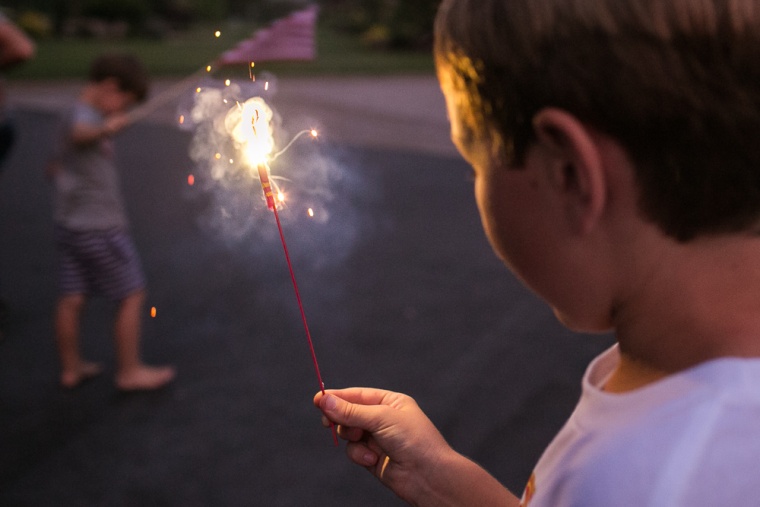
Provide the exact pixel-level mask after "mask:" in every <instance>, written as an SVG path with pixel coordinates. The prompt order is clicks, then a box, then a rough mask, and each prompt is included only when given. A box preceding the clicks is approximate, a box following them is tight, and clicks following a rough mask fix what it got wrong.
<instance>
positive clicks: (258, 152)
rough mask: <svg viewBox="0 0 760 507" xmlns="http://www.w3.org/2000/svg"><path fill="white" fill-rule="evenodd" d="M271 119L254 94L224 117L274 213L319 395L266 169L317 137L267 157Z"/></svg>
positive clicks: (322, 385) (314, 357) (308, 335)
mask: <svg viewBox="0 0 760 507" xmlns="http://www.w3.org/2000/svg"><path fill="white" fill-rule="evenodd" d="M271 120H272V110H271V109H270V108H269V106H267V104H266V102H264V99H262V98H261V97H254V98H252V99H249V100H248V101H246V102H245V103H244V104H242V105H241V104H238V107H236V108H233V109H232V110H231V111H230V112H229V113H228V115H227V118H225V124H226V126H227V128H228V130H229V131H230V134H231V135H232V137H233V139H235V140H236V141H237V142H238V143H239V144H240V145H241V148H242V152H243V154H244V156H245V158H246V159H247V162H248V163H249V164H250V166H251V167H256V171H257V173H258V176H259V181H260V182H261V189H262V191H263V193H264V199H265V201H266V204H267V208H269V209H270V210H271V211H272V213H273V214H274V218H275V223H276V224H277V231H278V233H279V235H280V242H281V243H282V250H283V252H284V254H285V261H286V263H287V265H288V271H289V273H290V280H291V282H292V283H293V290H294V292H295V296H296V301H297V303H298V310H299V312H300V314H301V321H302V323H303V327H304V331H305V332H306V339H307V341H308V343H309V351H310V352H311V360H312V363H313V364H314V371H315V372H316V375H317V381H318V382H319V389H320V390H321V391H322V394H324V393H325V383H324V381H323V380H322V374H321V373H320V370H319V363H318V361H317V354H316V352H315V350H314V342H313V341H312V339H311V332H310V331H309V324H308V321H307V319H306V312H305V311H304V306H303V301H302V299H301V293H300V291H299V290H298V282H297V281H296V276H295V272H294V271H293V263H292V262H291V260H290V253H289V252H288V245H287V242H286V241H285V234H284V232H283V229H282V224H281V222H280V214H279V212H278V209H277V204H278V202H277V200H279V201H280V203H282V201H283V198H282V197H279V198H278V199H275V193H277V194H281V193H280V192H279V190H278V189H277V188H276V185H274V184H273V181H272V179H271V177H270V169H269V162H270V161H273V160H274V159H276V158H277V157H278V156H280V155H281V154H282V153H284V152H285V151H286V150H287V149H288V148H289V147H290V146H291V145H292V144H293V143H294V142H295V140H296V139H298V138H299V137H301V136H302V135H304V134H310V135H311V136H312V137H315V138H316V137H317V132H316V130H313V129H312V130H304V131H301V132H299V133H298V134H296V136H295V137H294V138H293V139H292V140H291V141H290V143H288V144H287V145H286V146H285V148H283V149H282V150H280V151H278V152H277V153H275V154H274V155H272V156H270V153H271V152H272V151H273V150H274V139H273V135H272V127H271ZM330 426H331V429H332V434H333V441H334V443H335V445H336V446H337V445H338V435H337V431H336V428H335V425H334V424H333V423H331V425H330Z"/></svg>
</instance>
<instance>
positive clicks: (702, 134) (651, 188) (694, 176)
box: [435, 0, 760, 241]
mask: <svg viewBox="0 0 760 507" xmlns="http://www.w3.org/2000/svg"><path fill="white" fill-rule="evenodd" d="M435 54H436V63H437V65H438V68H439V74H440V76H441V78H442V79H443V81H444V86H451V87H453V88H452V89H454V90H457V91H458V98H459V104H460V109H461V111H460V115H461V117H462V118H463V120H464V122H465V124H466V125H467V126H468V127H469V130H470V135H473V136H485V137H483V139H486V140H488V141H489V142H491V143H492V145H493V146H494V149H496V150H498V153H499V154H500V155H502V156H504V157H506V160H507V161H508V162H509V163H510V165H519V164H520V163H521V162H522V159H523V157H524V155H525V151H526V149H527V147H528V146H529V145H530V143H531V141H532V140H533V131H532V126H531V120H532V118H533V116H534V115H535V113H536V112H538V111H539V110H540V109H541V108H543V107H547V106H554V107H559V108H562V109H565V110H567V111H568V112H570V113H571V114H573V115H575V116H576V117H577V118H578V119H580V120H581V121H583V122H585V123H586V124H588V125H590V126H593V127H594V128H596V129H598V130H600V131H602V132H605V133H607V134H609V135H611V136H613V137H615V138H616V139H617V140H618V141H619V142H620V143H621V144H622V145H623V146H624V147H625V148H626V150H627V151H628V153H629V155H630V157H631V158H632V160H633V162H634V164H635V165H636V171H637V182H638V184H639V187H640V190H641V199H640V209H641V211H642V212H643V213H644V215H645V216H646V217H647V218H648V219H650V220H652V221H654V222H655V223H657V224H658V225H659V226H660V227H661V229H662V230H663V231H665V232H666V233H667V234H669V235H671V236H673V237H675V238H676V239H678V240H680V241H687V240H690V239H692V238H694V237H696V236H698V235H701V234H714V233H723V232H739V231H749V230H753V229H754V230H753V232H755V233H757V232H758V227H760V3H758V1H757V0H699V1H695V0H627V1H620V0H444V2H443V6H442V7H441V9H440V11H439V15H438V19H437V21H436V46H435Z"/></svg>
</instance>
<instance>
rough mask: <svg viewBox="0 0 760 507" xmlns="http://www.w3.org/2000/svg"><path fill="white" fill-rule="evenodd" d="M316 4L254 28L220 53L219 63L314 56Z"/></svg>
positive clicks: (315, 54) (304, 59) (308, 58)
mask: <svg viewBox="0 0 760 507" xmlns="http://www.w3.org/2000/svg"><path fill="white" fill-rule="evenodd" d="M318 12H319V7H318V6H317V5H310V6H308V7H306V8H305V9H302V10H299V11H295V12H292V13H291V14H289V15H288V16H286V17H284V18H280V19H278V20H276V21H275V22H273V23H272V24H271V25H269V26H268V27H266V28H262V29H261V30H258V31H256V32H254V34H253V36H251V37H250V38H248V39H245V40H243V41H241V42H240V43H239V44H237V45H236V46H235V47H233V48H232V49H229V50H227V51H225V52H224V53H222V54H221V56H220V57H219V59H218V60H217V63H218V64H222V65H233V64H243V63H250V62H262V61H279V60H303V61H308V60H314V58H316V56H317V48H316V25H317V14H318Z"/></svg>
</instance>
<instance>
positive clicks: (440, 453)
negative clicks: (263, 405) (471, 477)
mask: <svg viewBox="0 0 760 507" xmlns="http://www.w3.org/2000/svg"><path fill="white" fill-rule="evenodd" d="M314 404H315V405H316V406H317V407H318V408H319V409H320V410H321V411H322V413H323V414H324V416H325V417H324V418H323V423H324V424H325V425H327V426H329V424H330V421H332V422H333V423H335V424H337V425H338V435H340V437H341V438H343V439H344V440H347V441H348V444H347V446H346V453H347V454H348V457H349V459H351V461H353V462H354V463H356V464H357V465H360V466H363V467H365V468H366V469H367V470H369V471H370V472H371V473H372V474H373V475H374V476H375V477H377V478H378V479H379V480H380V481H381V482H382V483H383V484H385V485H386V486H388V487H389V488H390V489H392V490H393V491H394V492H395V493H396V494H397V495H398V496H400V497H401V498H403V499H405V500H407V501H409V502H412V503H415V502H416V501H417V500H418V499H419V498H420V497H422V496H424V495H426V494H427V493H428V492H429V489H430V488H431V487H432V484H433V483H435V482H437V481H436V480H435V479H434V475H435V474H436V464H438V463H440V462H441V461H442V458H443V457H444V456H446V455H447V454H449V453H453V451H452V449H451V448H450V447H449V445H448V444H447V443H446V441H445V440H444V439H443V437H442V436H441V434H440V433H439V432H438V430H437V429H436V428H435V426H434V425H433V423H432V422H431V421H430V419H428V417H427V416H426V415H425V414H424V413H423V412H422V410H421V409H420V408H419V406H418V405H417V403H416V402H415V401H414V400H413V399H412V398H410V397H409V396H406V395H404V394H400V393H394V392H390V391H383V390H379V389H368V388H351V389H342V390H329V391H327V392H326V393H325V395H322V393H318V394H317V395H316V396H315V397H314Z"/></svg>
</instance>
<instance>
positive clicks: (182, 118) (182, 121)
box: [179, 114, 185, 125]
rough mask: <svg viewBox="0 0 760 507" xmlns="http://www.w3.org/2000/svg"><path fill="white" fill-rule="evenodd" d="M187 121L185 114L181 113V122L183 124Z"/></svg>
mask: <svg viewBox="0 0 760 507" xmlns="http://www.w3.org/2000/svg"><path fill="white" fill-rule="evenodd" d="M184 123H185V115H184V114H181V115H179V124H180V125H182V124H184Z"/></svg>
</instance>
